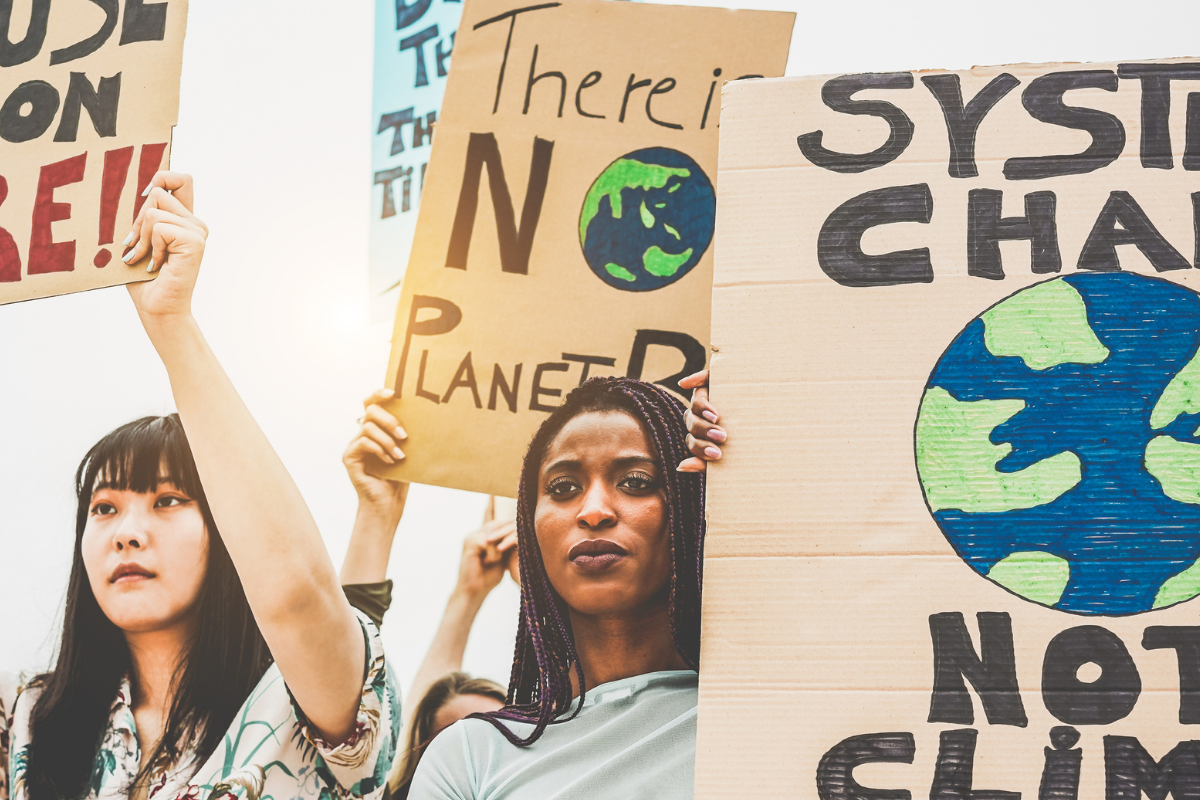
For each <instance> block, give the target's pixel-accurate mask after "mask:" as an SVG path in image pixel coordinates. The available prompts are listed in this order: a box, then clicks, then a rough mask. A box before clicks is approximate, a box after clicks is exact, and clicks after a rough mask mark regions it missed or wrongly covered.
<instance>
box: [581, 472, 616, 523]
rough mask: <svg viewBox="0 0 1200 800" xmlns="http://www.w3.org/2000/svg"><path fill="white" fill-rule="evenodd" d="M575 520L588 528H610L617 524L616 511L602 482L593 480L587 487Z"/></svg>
mask: <svg viewBox="0 0 1200 800" xmlns="http://www.w3.org/2000/svg"><path fill="white" fill-rule="evenodd" d="M575 520H576V521H577V522H578V523H579V526H580V527H581V528H590V529H599V528H611V527H612V526H614V525H616V524H617V513H616V511H614V510H613V504H612V502H611V497H610V496H609V493H608V489H607V487H605V485H604V484H603V482H601V481H595V482H594V483H592V485H591V486H590V487H588V490H587V492H586V493H585V494H584V496H583V505H582V506H580V508H579V513H578V514H576V515H575Z"/></svg>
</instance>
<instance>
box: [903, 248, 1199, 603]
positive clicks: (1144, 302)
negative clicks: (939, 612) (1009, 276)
mask: <svg viewBox="0 0 1200 800" xmlns="http://www.w3.org/2000/svg"><path fill="white" fill-rule="evenodd" d="M1198 350H1200V295H1197V294H1196V293H1195V292H1193V291H1192V290H1190V289H1188V288H1185V287H1183V286H1180V285H1178V284H1175V283H1172V282H1170V281H1166V280H1162V279H1159V278H1150V277H1145V276H1141V275H1136V274H1132V273H1128V272H1109V273H1079V274H1074V275H1067V276H1064V277H1059V278H1055V279H1053V280H1049V281H1046V282H1044V283H1039V284H1035V285H1033V286H1030V287H1027V288H1025V289H1023V290H1021V291H1019V292H1017V293H1015V294H1013V295H1011V296H1009V297H1008V298H1006V299H1005V300H1003V301H1001V302H1000V303H998V304H996V305H995V306H993V307H992V308H990V309H988V310H987V311H985V312H984V313H983V314H981V315H980V316H979V317H977V318H976V319H974V320H973V321H972V322H971V323H970V324H969V325H967V327H966V328H965V329H964V330H963V331H962V332H961V333H960V334H959V335H958V336H957V337H955V339H954V341H952V342H951V343H950V346H949V347H948V348H947V349H946V351H945V352H944V353H943V354H942V357H941V358H940V359H939V361H938V362H937V365H936V366H935V367H934V369H933V372H932V374H931V375H930V376H929V382H928V383H927V384H926V388H925V393H924V397H923V398H922V400H921V406H920V410H919V412H918V415H917V422H916V431H915V438H916V460H917V471H918V474H919V476H920V482H921V487H922V489H923V491H924V494H925V501H926V503H927V505H928V506H929V510H930V512H931V513H932V514H933V518H934V519H935V520H936V521H937V524H938V526H939V527H940V528H941V530H942V532H943V533H944V534H945V536H946V538H947V539H949V541H950V543H951V544H952V545H953V546H954V549H955V551H956V552H957V553H958V554H959V556H960V557H962V559H963V560H964V561H966V562H967V564H969V565H970V566H971V567H972V568H973V569H974V570H975V571H976V572H978V573H979V574H980V575H983V576H986V577H987V578H989V579H991V580H992V581H994V582H996V583H998V584H1000V585H1001V586H1003V587H1005V588H1006V589H1008V590H1009V591H1011V592H1013V593H1015V594H1017V595H1019V596H1021V597H1023V598H1025V599H1027V600H1030V601H1033V602H1035V603H1040V604H1042V605H1045V606H1049V607H1051V608H1055V609H1059V610H1062V611H1067V612H1072V613H1077V614H1103V615H1126V614H1136V613H1139V612H1144V611H1150V610H1153V609H1158V608H1165V607H1167V606H1171V605H1174V604H1176V603H1180V602H1183V601H1185V600H1190V599H1191V598H1193V597H1195V596H1196V595H1197V594H1200V435H1198V434H1200V355H1198V353H1197V351H1198Z"/></svg>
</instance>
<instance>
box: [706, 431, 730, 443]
mask: <svg viewBox="0 0 1200 800" xmlns="http://www.w3.org/2000/svg"><path fill="white" fill-rule="evenodd" d="M705 438H707V439H712V440H713V441H714V442H723V441H725V438H726V437H725V431H723V430H721V429H720V428H709V431H708V436H707V437H705Z"/></svg>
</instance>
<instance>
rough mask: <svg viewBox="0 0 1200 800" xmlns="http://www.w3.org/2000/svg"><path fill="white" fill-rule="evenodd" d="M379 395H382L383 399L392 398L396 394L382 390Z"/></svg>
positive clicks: (389, 390) (388, 390)
mask: <svg viewBox="0 0 1200 800" xmlns="http://www.w3.org/2000/svg"><path fill="white" fill-rule="evenodd" d="M379 394H380V395H382V396H383V397H392V396H394V395H395V394H396V393H395V392H393V391H392V390H391V389H384V390H383V391H382V392H380V393H379Z"/></svg>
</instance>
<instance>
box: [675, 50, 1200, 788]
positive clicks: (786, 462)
mask: <svg viewBox="0 0 1200 800" xmlns="http://www.w3.org/2000/svg"><path fill="white" fill-rule="evenodd" d="M723 101H724V107H723V110H722V116H721V152H720V170H719V176H720V177H719V182H720V186H721V204H720V206H719V208H720V213H719V215H718V222H717V233H716V256H715V258H716V271H715V277H714V281H715V284H714V297H713V334H712V335H713V348H714V352H715V354H714V356H713V364H712V368H713V388H712V393H713V398H714V402H715V404H716V405H717V407H718V408H720V409H721V411H722V412H723V413H724V415H725V416H724V421H725V424H726V425H727V427H728V428H729V430H730V431H731V444H730V445H729V446H728V447H727V448H726V453H727V456H726V459H725V460H724V461H723V462H722V463H720V464H718V465H716V466H715V467H714V468H713V469H712V471H711V478H710V483H709V505H708V512H709V518H710V527H709V534H708V540H707V544H706V549H705V556H706V564H705V572H704V584H705V586H704V603H705V608H704V630H703V652H702V660H703V665H704V666H703V670H702V671H701V677H700V717H699V725H700V733H699V749H698V753H697V758H696V772H697V789H698V791H697V797H698V798H716V797H747V796H753V797H758V798H766V797H775V798H784V797H786V798H807V799H809V800H815V799H816V798H820V800H851V798H877V799H879V800H907V799H908V798H917V797H920V798H924V797H929V798H930V799H931V800H967V799H968V798H976V799H977V800H978V799H979V798H987V799H988V800H1017V799H1018V798H1019V797H1024V798H1027V800H1033V798H1038V800H1074V798H1077V797H1078V798H1101V797H1107V798H1109V800H1118V799H1121V800H1125V799H1127V800H1137V798H1139V797H1141V796H1143V795H1144V796H1146V797H1150V798H1163V797H1165V796H1166V795H1167V794H1168V793H1171V794H1172V795H1173V797H1174V798H1175V800H1183V798H1186V797H1193V796H1195V795H1196V792H1197V791H1198V790H1200V742H1198V740H1200V727H1198V726H1200V627H1198V626H1197V621H1196V615H1197V611H1198V610H1200V602H1197V601H1195V600H1193V598H1194V597H1195V596H1196V595H1197V594H1198V593H1200V437H1198V436H1197V434H1198V433H1200V429H1198V428H1200V413H1198V412H1200V380H1197V378H1198V377H1200V294H1197V290H1198V289H1200V280H1198V279H1197V275H1198V273H1197V271H1196V269H1195V268H1196V266H1197V264H1196V245H1197V236H1196V232H1197V230H1198V229H1200V177H1198V176H1200V172H1198V170H1200V61H1193V60H1175V61H1163V62H1157V63H1128V64H1084V65H1080V64H1049V65H1033V66H1031V65H1020V66H1010V67H989V68H978V69H974V70H971V71H969V72H938V71H932V72H920V73H909V72H901V73H890V74H870V75H840V76H826V77H817V78H803V79H783V80H773V81H754V82H747V83H745V84H732V85H729V86H727V87H726V89H725V93H724V96H723Z"/></svg>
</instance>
